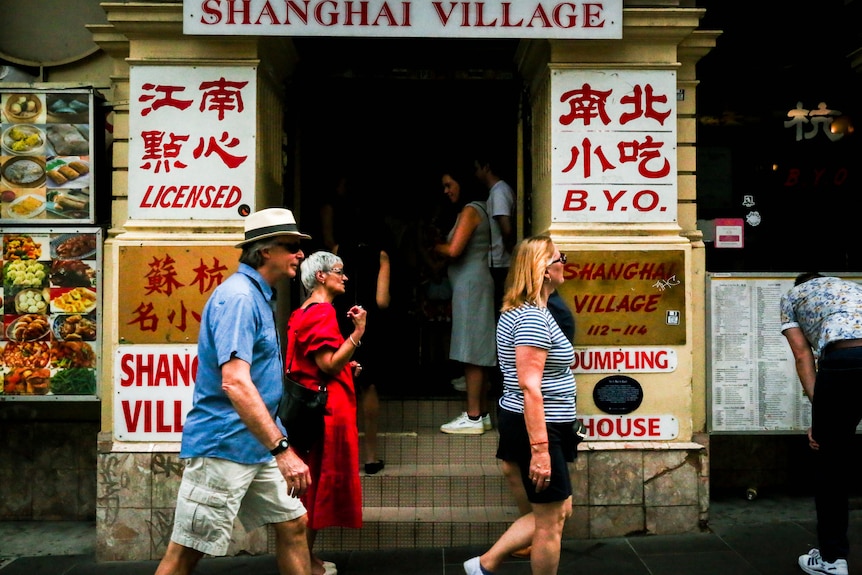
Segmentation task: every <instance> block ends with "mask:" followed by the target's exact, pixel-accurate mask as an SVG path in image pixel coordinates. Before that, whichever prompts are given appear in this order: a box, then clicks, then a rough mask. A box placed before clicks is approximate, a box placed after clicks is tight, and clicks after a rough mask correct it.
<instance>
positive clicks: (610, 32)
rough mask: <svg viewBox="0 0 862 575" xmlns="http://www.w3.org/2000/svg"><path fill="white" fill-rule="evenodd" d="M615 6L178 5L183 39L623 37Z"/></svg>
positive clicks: (353, 0) (233, 0)
mask: <svg viewBox="0 0 862 575" xmlns="http://www.w3.org/2000/svg"><path fill="white" fill-rule="evenodd" d="M622 4H623V3H622V0H604V1H602V2H560V1H555V0H551V1H548V0H517V2H515V1H509V2H501V1H496V0H495V1H479V2H437V1H429V0H396V1H392V0H362V1H359V0H184V1H183V14H185V19H184V20H183V32H184V33H185V34H217V35H226V36H230V35H259V36H366V37H380V38H398V37H403V38H407V37H411V38H420V37H425V38H560V39H572V40H573V39H581V40H582V39H619V38H622V35H623V32H622V25H623V7H622Z"/></svg>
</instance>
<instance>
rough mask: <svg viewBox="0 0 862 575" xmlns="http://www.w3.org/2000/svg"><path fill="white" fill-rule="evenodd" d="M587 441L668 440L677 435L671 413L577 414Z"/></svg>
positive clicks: (676, 423)
mask: <svg viewBox="0 0 862 575" xmlns="http://www.w3.org/2000/svg"><path fill="white" fill-rule="evenodd" d="M578 419H580V420H581V421H582V422H583V423H584V426H585V427H586V428H587V437H586V440H587V441H599V440H601V441H670V440H672V439H676V438H677V437H678V436H679V421H678V420H677V418H676V417H674V416H672V415H579V416H578Z"/></svg>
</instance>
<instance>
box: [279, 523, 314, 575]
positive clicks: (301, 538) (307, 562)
mask: <svg viewBox="0 0 862 575" xmlns="http://www.w3.org/2000/svg"><path fill="white" fill-rule="evenodd" d="M307 524H308V516H307V515H303V516H302V517H299V518H297V519H294V520H293V521H285V522H284V523H275V524H274V525H273V527H274V528H275V559H276V562H277V563H278V573H279V575H310V573H311V558H310V552H309V546H308V539H306V535H305V531H306V525H307Z"/></svg>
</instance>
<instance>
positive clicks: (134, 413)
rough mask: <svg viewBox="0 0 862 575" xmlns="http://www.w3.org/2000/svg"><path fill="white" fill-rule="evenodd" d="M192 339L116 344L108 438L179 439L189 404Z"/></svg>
mask: <svg viewBox="0 0 862 575" xmlns="http://www.w3.org/2000/svg"><path fill="white" fill-rule="evenodd" d="M197 353H198V350H197V345H121V346H119V347H118V348H117V353H116V357H115V358H114V395H113V405H114V438H115V439H117V440H119V441H147V442H172V441H176V442H178V441H180V440H181V439H182V434H183V424H184V423H185V420H186V415H187V414H188V412H189V410H190V409H191V408H192V396H193V394H194V381H195V376H196V375H197V366H198V357H197Z"/></svg>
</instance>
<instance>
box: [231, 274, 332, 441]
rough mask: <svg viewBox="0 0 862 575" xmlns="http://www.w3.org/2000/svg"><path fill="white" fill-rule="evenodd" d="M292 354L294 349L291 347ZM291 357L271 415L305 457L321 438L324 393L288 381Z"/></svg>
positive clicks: (323, 387) (258, 285)
mask: <svg viewBox="0 0 862 575" xmlns="http://www.w3.org/2000/svg"><path fill="white" fill-rule="evenodd" d="M247 277H248V279H249V280H251V283H253V284H254V287H256V288H257V290H258V291H259V292H260V295H262V296H263V298H264V300H266V295H264V293H263V289H262V288H261V287H260V284H259V283H257V280H255V279H254V278H253V277H251V276H247ZM267 303H268V304H269V306H270V309H271V311H272V324H273V328H274V329H275V336H276V339H277V340H278V341H279V344H278V354H279V356H281V343H280V341H281V338H280V337H279V336H278V322H277V321H276V320H275V307H274V301H273V302H267ZM312 305H314V304H312ZM306 309H308V308H306ZM295 351H296V346H294V352H295ZM293 355H294V354H293V353H291V355H290V365H288V366H287V371H286V372H285V373H284V375H283V389H282V393H281V400H280V401H279V402H278V409H276V412H275V414H276V415H277V416H278V418H279V419H280V420H281V423H282V425H284V428H285V430H286V431H287V440H288V441H289V442H290V445H291V446H293V448H294V450H296V451H301V452H304V453H307V452H308V451H309V450H310V449H311V448H312V447H313V446H314V444H315V443H317V442H318V441H319V440H320V438H321V437H323V415H324V413H325V412H326V399H327V391H326V386H325V385H320V386H318V389H317V390H314V389H311V388H308V387H305V386H304V385H302V384H301V383H299V382H298V381H295V380H294V379H292V378H291V377H290V368H291V367H292V366H293Z"/></svg>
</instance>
